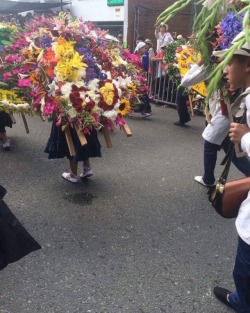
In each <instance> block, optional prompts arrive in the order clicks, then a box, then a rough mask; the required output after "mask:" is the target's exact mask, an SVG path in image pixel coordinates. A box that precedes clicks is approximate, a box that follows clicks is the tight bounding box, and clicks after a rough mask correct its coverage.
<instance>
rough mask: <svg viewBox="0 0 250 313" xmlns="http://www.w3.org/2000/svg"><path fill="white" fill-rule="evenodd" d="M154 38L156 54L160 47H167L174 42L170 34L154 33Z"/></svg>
mask: <svg viewBox="0 0 250 313" xmlns="http://www.w3.org/2000/svg"><path fill="white" fill-rule="evenodd" d="M155 38H156V39H157V48H156V52H157V53H158V52H160V51H161V48H162V47H165V46H167V45H168V44H170V43H171V42H172V41H174V39H173V37H172V35H171V34H170V33H168V32H167V33H164V34H162V33H161V32H157V31H155Z"/></svg>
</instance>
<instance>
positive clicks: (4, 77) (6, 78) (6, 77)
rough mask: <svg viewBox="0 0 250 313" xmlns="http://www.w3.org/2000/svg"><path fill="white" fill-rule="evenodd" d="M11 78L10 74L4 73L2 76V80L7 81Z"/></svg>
mask: <svg viewBox="0 0 250 313" xmlns="http://www.w3.org/2000/svg"><path fill="white" fill-rule="evenodd" d="M10 78H11V74H10V73H4V74H3V79H4V80H9V79H10Z"/></svg>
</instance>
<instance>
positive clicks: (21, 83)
mask: <svg viewBox="0 0 250 313" xmlns="http://www.w3.org/2000/svg"><path fill="white" fill-rule="evenodd" d="M30 84H31V80H30V79H29V78H23V79H19V80H18V83H17V86H18V87H28V86H30Z"/></svg>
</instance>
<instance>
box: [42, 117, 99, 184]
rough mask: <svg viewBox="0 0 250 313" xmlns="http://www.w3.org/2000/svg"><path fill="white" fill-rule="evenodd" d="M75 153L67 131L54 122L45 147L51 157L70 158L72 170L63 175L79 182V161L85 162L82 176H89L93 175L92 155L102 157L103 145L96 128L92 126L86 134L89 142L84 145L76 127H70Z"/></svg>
mask: <svg viewBox="0 0 250 313" xmlns="http://www.w3.org/2000/svg"><path fill="white" fill-rule="evenodd" d="M69 129H70V133H71V138H72V141H73V146H74V149H75V155H73V156H72V155H71V153H70V149H69V146H68V143H67V139H66V136H65V132H63V131H62V128H61V127H57V126H56V122H55V121H54V122H53V123H52V128H51V134H50V137H49V140H48V143H47V145H46V148H45V152H46V153H48V158H49V159H59V158H64V157H67V158H68V159H69V165H70V172H64V173H63V174H62V177H63V178H64V179H66V180H67V181H69V182H71V183H77V182H78V177H77V170H78V162H80V161H82V162H83V171H82V173H81V174H80V178H89V177H91V176H92V175H93V172H92V169H91V166H90V161H89V159H90V158H92V157H101V145H100V142H99V140H98V137H97V131H96V130H95V128H91V130H90V131H89V133H87V134H85V137H86V141H87V144H84V145H82V144H81V142H80V139H79V136H78V134H77V131H76V129H75V128H69Z"/></svg>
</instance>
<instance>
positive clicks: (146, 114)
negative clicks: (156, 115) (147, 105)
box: [142, 113, 152, 118]
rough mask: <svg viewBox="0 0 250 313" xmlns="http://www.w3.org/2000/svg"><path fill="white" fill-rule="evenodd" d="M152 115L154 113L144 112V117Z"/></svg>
mask: <svg viewBox="0 0 250 313" xmlns="http://www.w3.org/2000/svg"><path fill="white" fill-rule="evenodd" d="M151 115H152V113H144V114H143V117H142V118H145V117H149V116H151Z"/></svg>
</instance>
